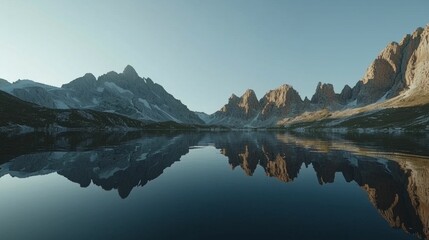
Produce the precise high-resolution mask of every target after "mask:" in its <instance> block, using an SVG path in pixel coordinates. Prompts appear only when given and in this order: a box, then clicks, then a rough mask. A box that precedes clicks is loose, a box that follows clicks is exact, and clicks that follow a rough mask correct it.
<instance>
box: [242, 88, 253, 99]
mask: <svg viewBox="0 0 429 240" xmlns="http://www.w3.org/2000/svg"><path fill="white" fill-rule="evenodd" d="M249 97H255V98H256V94H255V91H253V90H252V89H247V90H246V91H245V92H244V93H243V95H242V96H241V98H249Z"/></svg>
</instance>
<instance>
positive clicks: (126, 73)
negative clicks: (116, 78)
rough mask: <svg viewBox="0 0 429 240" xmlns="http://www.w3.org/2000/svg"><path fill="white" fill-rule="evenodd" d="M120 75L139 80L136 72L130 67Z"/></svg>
mask: <svg viewBox="0 0 429 240" xmlns="http://www.w3.org/2000/svg"><path fill="white" fill-rule="evenodd" d="M122 74H123V75H124V76H125V77H127V78H130V79H137V78H139V75H138V74H137V72H136V70H135V69H134V68H133V67H132V66H131V65H127V66H126V67H125V69H124V71H123V72H122Z"/></svg>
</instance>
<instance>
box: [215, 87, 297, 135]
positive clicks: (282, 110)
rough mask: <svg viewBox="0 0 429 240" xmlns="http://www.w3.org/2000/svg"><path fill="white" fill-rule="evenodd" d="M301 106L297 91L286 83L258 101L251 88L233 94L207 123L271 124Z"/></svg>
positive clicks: (292, 113) (237, 125)
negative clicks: (240, 93)
mask: <svg viewBox="0 0 429 240" xmlns="http://www.w3.org/2000/svg"><path fill="white" fill-rule="evenodd" d="M302 107H303V101H302V99H301V97H300V96H299V94H298V92H297V91H295V90H294V89H293V88H292V86H289V85H286V84H285V85H282V86H280V87H279V88H276V89H274V90H270V91H269V92H267V93H266V94H265V95H264V97H262V98H261V100H259V101H258V99H257V98H256V94H255V92H254V91H253V90H247V91H246V92H245V93H244V94H243V95H242V96H241V97H237V96H236V95H234V94H233V95H232V96H231V97H230V98H229V99H228V103H227V104H226V105H224V106H223V107H222V108H221V109H220V110H219V111H217V112H216V113H214V114H213V115H212V116H211V120H210V121H209V123H211V124H222V125H228V126H233V127H243V126H265V125H271V124H274V123H275V122H276V121H278V120H279V119H281V118H282V117H284V116H292V115H294V114H297V113H299V112H300V111H301V110H302Z"/></svg>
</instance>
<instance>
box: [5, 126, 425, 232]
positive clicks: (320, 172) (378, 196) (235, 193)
mask: <svg viewBox="0 0 429 240" xmlns="http://www.w3.org/2000/svg"><path fill="white" fill-rule="evenodd" d="M0 139H1V140H0V144H2V149H1V152H0V164H1V165H0V194H1V197H0V213H1V218H0V221H1V222H0V233H1V238H2V239H14V240H15V239H44V240H45V239H429V146H428V144H427V143H428V142H429V141H428V140H429V138H428V136H425V135H420V136H416V135H414V136H404V135H356V134H355V135H353V134H349V135H314V134H306V135H294V134H287V133H278V132H225V133H211V132H207V133H140V132H139V133H137V132H136V133H123V134H120V133H116V134H110V135H109V134H90V133H62V134H56V135H41V134H29V135H22V136H17V137H7V136H3V137H1V138H0Z"/></svg>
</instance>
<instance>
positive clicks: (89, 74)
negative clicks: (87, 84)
mask: <svg viewBox="0 0 429 240" xmlns="http://www.w3.org/2000/svg"><path fill="white" fill-rule="evenodd" d="M83 78H86V79H90V80H97V78H96V77H95V76H94V74H92V73H85V75H83Z"/></svg>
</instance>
